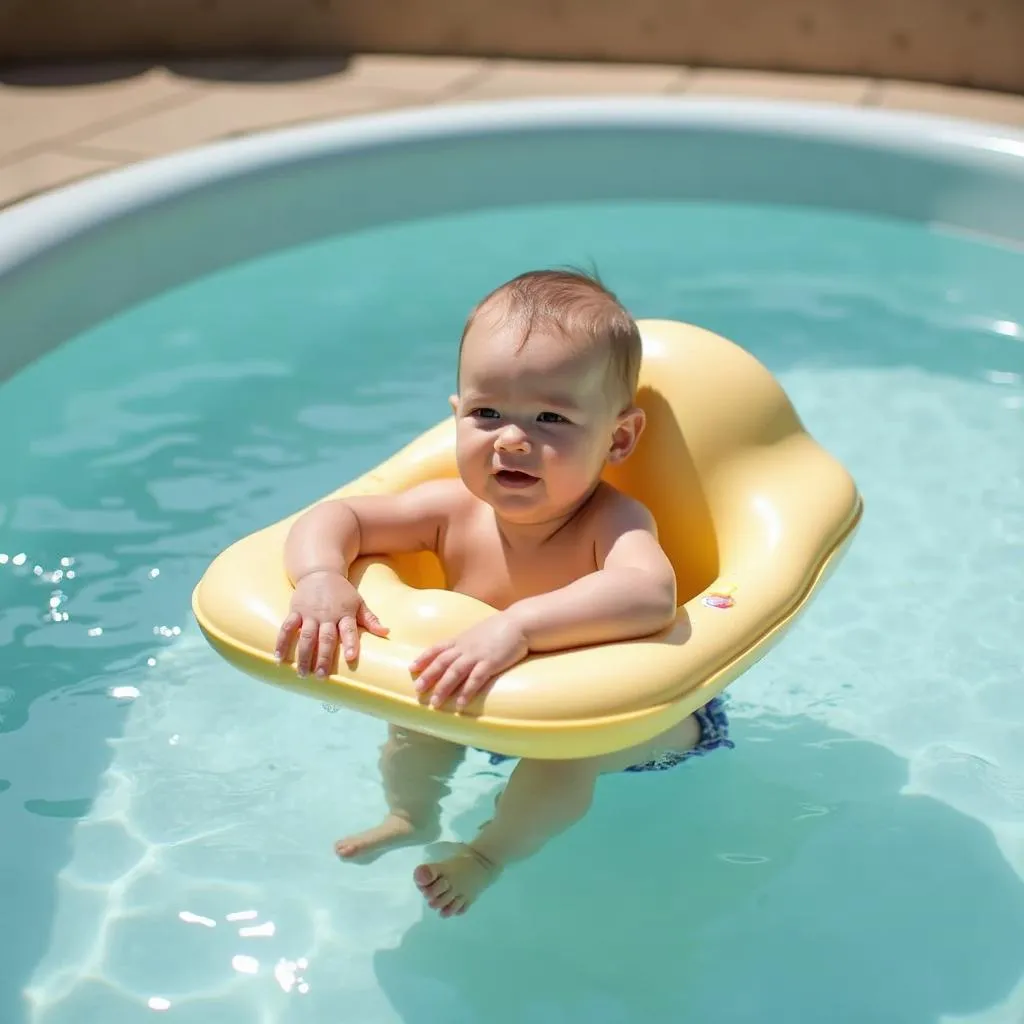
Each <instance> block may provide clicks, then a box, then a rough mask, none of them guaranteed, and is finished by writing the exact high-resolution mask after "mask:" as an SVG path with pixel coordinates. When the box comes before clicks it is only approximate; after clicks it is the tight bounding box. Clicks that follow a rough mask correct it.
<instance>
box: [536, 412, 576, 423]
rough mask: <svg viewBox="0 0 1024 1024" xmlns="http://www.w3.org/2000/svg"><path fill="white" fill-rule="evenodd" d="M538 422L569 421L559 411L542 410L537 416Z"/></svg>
mask: <svg viewBox="0 0 1024 1024" xmlns="http://www.w3.org/2000/svg"><path fill="white" fill-rule="evenodd" d="M537 422H538V423H568V422H569V421H568V420H567V419H566V418H565V417H564V416H561V415H559V414H558V413H557V412H542V413H539V414H538V416H537Z"/></svg>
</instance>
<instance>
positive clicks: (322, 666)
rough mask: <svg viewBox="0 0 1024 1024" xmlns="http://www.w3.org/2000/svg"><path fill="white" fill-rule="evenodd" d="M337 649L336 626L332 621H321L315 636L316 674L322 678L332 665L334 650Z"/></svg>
mask: <svg viewBox="0 0 1024 1024" xmlns="http://www.w3.org/2000/svg"><path fill="white" fill-rule="evenodd" d="M337 649H338V627H337V626H336V625H335V624H334V623H333V622H321V623H320V634H319V636H318V637H317V650H316V674H317V675H318V676H319V677H320V678H321V679H323V678H324V676H326V675H327V674H328V673H329V672H330V671H331V668H332V667H333V664H334V652H335V651H337Z"/></svg>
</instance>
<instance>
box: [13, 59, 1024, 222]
mask: <svg viewBox="0 0 1024 1024" xmlns="http://www.w3.org/2000/svg"><path fill="white" fill-rule="evenodd" d="M611 94H625V95H644V94H646V95H656V94H660V95H688V96H715V95H717V96H730V97H747V98H752V99H765V100H770V99H786V100H809V101H816V102H825V103H838V104H844V105H857V106H872V107H887V108H892V109H900V110H918V111H926V112H930V113H940V114H947V115H952V116H955V117H966V118H972V119H975V120H980V121H990V122H996V123H1002V124H1009V125H1015V126H1017V127H1024V96H1012V95H1006V94H1001V93H988V92H978V91H972V90H966V89H952V88H947V87H944V86H933V85H921V84H915V83H910V82H896V81H883V80H879V79H871V78H850V77H824V76H817V75H791V74H771V73H765V72H752V71H731V70H712V69H693V68H687V67H678V66H666V65H602V64H575V63H535V62H530V61H507V60H476V59H469V58H438V57H393V56H354V57H351V58H348V59H343V58H338V59H336V60H331V59H322V58H317V59H305V60H302V59H294V60H257V59H253V60H219V61H218V60H202V61H199V60H196V61H180V62H174V63H170V64H167V65H161V64H144V63H129V62H122V63H109V64H90V65H75V66H59V67H21V68H10V69H6V70H5V69H0V207H3V206H6V205H10V204H11V203H15V202H17V201H18V200H20V199H24V198H26V197H27V196H31V195H34V194H36V193H39V192H43V191H46V190H47V189H50V188H54V187H56V186H58V185H63V184H66V183H68V182H71V181H74V180H76V179H78V178H83V177H86V176H88V175H90V174H95V173H98V172H101V171H105V170H109V169H111V168H114V167H119V166H121V165H124V164H130V163H133V162H135V161H137V160H144V159H146V158H147V157H153V156H158V155H161V154H164V153H169V152H172V151H174V150H180V149H185V148H187V147H189V146H195V145H199V144H201V143H205V142H211V141H213V140H215V139H221V138H225V137H228V136H232V135H240V134H245V133H248V132H254V131H259V130H261V129H265V128H277V127H282V126H284V125H289V124H298V123H301V122H306V121H317V120H326V119H332V118H337V117H344V116H346V115H352V114H362V113H368V112H370V111H380V110H388V109H394V108H398V107H412V106H424V105H431V104H438V103H453V102H454V103H461V102H471V101H473V100H492V99H502V98H513V97H527V96H582V95H611Z"/></svg>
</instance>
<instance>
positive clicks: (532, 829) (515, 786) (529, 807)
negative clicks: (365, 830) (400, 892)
mask: <svg viewBox="0 0 1024 1024" xmlns="http://www.w3.org/2000/svg"><path fill="white" fill-rule="evenodd" d="M699 741H700V727H699V725H698V724H697V722H696V720H695V719H694V718H693V717H692V716H691V717H690V718H687V719H684V720H683V721H682V722H680V723H679V724H678V725H676V726H674V727H673V728H672V729H669V730H668V731H667V732H665V733H663V734H662V735H661V736H658V737H656V738H655V739H654V740H652V741H650V742H648V743H644V744H642V745H640V746H637V747H633V748H631V749H629V750H623V751H618V752H616V753H614V754H606V755H603V756H601V757H590V758H583V759H580V760H574V761H532V760H523V761H520V762H519V764H518V765H516V769H515V771H514V772H513V773H512V777H511V778H510V779H509V781H508V786H507V787H506V789H505V791H504V793H502V794H501V797H500V799H499V801H498V804H497V806H496V808H495V814H494V818H493V819H492V820H491V821H489V822H487V824H486V825H484V826H483V828H481V829H480V832H479V834H478V835H477V837H476V839H474V840H473V841H472V842H471V843H469V844H467V845H464V846H461V847H460V848H459V849H458V851H457V852H456V853H455V854H454V855H453V856H451V857H449V858H448V859H446V860H443V861H439V862H437V863H435V864H421V865H420V866H419V867H418V868H417V869H416V871H415V874H414V878H415V881H416V884H417V885H418V886H419V888H420V891H421V892H422V893H423V895H424V897H426V899H427V902H428V903H429V904H430V906H432V907H434V908H435V909H436V910H440V912H441V916H442V917H451V916H452V915H453V914H461V913H463V912H464V911H465V910H466V908H467V907H469V905H470V904H471V903H472V902H473V901H474V900H475V899H476V897H477V896H478V895H479V894H480V893H481V892H483V890H484V889H486V888H487V886H488V885H490V884H491V882H493V881H494V879H495V878H496V877H497V876H498V873H499V872H500V871H501V869H502V868H503V867H504V866H505V865H506V864H510V863H512V862H513V861H517V860H523V859H524V858H526V857H529V856H531V855H533V854H534V853H536V852H537V851H538V850H539V849H540V848H541V847H542V846H544V844H545V843H547V842H548V840H550V839H552V838H554V837H555V836H556V835H558V834H559V833H560V832H564V831H565V830H566V829H567V828H569V827H570V826H571V825H574V824H575V823H576V822H577V821H579V820H580V818H582V817H583V815H584V814H586V813H587V811H588V810H589V809H590V804H591V801H592V800H593V797H594V784H595V783H596V781H597V777H598V776H599V775H601V774H603V773H605V772H617V771H622V770H623V769H624V768H627V767H629V766H630V765H635V764H643V763H646V762H647V761H652V760H654V759H655V758H657V757H658V756H660V755H661V754H664V753H665V752H666V751H669V750H672V751H677V752H682V751H684V750H689V749H690V748H691V747H693V746H695V745H696V744H697V743H698V742H699Z"/></svg>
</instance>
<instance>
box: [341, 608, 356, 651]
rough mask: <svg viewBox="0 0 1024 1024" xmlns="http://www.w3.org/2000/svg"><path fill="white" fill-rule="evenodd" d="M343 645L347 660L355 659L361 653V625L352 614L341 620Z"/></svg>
mask: <svg viewBox="0 0 1024 1024" xmlns="http://www.w3.org/2000/svg"><path fill="white" fill-rule="evenodd" d="M340 625H341V647H342V650H343V651H344V653H345V660H346V661H355V660H356V656H357V655H358V654H359V627H358V626H357V625H356V620H355V618H354V617H353V616H351V615H346V616H345V618H343V619H342V620H341V623H340Z"/></svg>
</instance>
